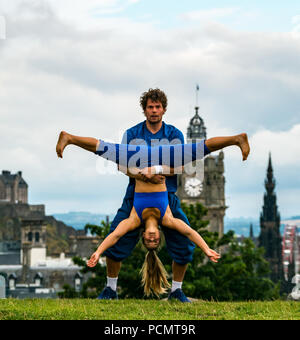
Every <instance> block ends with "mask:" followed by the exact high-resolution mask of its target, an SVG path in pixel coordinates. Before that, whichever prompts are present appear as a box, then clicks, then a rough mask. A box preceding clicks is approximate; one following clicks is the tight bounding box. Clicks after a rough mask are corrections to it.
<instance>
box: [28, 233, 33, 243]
mask: <svg viewBox="0 0 300 340" xmlns="http://www.w3.org/2000/svg"><path fill="white" fill-rule="evenodd" d="M28 241H29V242H32V232H31V231H30V232H29V233H28Z"/></svg>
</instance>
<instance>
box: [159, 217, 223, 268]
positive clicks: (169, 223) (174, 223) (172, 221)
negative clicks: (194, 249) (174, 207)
mask: <svg viewBox="0 0 300 340" xmlns="http://www.w3.org/2000/svg"><path fill="white" fill-rule="evenodd" d="M162 224H163V225H164V226H166V227H168V228H171V229H175V230H177V231H178V232H179V233H181V234H182V235H184V236H186V237H188V238H189V239H190V240H191V241H192V242H194V243H195V244H196V245H197V246H198V247H199V248H201V249H202V251H203V252H204V253H205V255H206V256H208V257H209V259H210V260H211V261H213V262H218V259H219V258H220V257H221V256H220V254H218V253H217V252H215V251H214V250H212V249H210V248H209V246H208V244H207V243H206V242H205V241H204V239H203V238H202V237H201V236H200V234H199V233H197V231H196V230H194V229H193V228H191V227H190V226H189V225H187V224H186V223H185V222H184V221H182V220H180V219H179V218H174V217H173V216H172V217H170V216H168V215H165V217H164V218H163V220H162Z"/></svg>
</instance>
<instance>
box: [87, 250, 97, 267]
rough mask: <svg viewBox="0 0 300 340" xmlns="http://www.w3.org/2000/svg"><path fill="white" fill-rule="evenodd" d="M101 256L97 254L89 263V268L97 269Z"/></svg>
mask: <svg viewBox="0 0 300 340" xmlns="http://www.w3.org/2000/svg"><path fill="white" fill-rule="evenodd" d="M99 258H100V254H99V253H98V252H95V253H94V254H93V255H92V256H91V258H90V259H89V260H88V261H87V263H86V264H87V266H88V267H95V266H96V264H97V263H98V262H99Z"/></svg>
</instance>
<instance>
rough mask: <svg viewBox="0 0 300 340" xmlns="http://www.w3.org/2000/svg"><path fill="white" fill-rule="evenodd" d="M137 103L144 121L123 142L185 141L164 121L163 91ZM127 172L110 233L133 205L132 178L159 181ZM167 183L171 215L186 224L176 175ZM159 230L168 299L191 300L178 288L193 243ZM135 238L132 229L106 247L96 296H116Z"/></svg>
mask: <svg viewBox="0 0 300 340" xmlns="http://www.w3.org/2000/svg"><path fill="white" fill-rule="evenodd" d="M140 104H141V107H142V108H143V111H144V114H145V116H146V121H144V122H142V123H139V124H138V125H136V126H134V127H132V128H130V129H128V130H127V131H126V132H125V134H124V136H123V139H122V144H129V143H130V142H131V141H133V140H135V139H143V140H145V141H146V143H147V144H148V145H149V146H150V145H151V141H153V140H156V141H159V140H162V139H167V140H168V141H174V140H177V141H178V143H182V144H184V137H183V134H182V132H181V131H179V130H178V129H176V128H175V127H174V126H172V125H168V124H166V123H165V122H163V116H164V114H165V113H166V110H167V97H166V95H165V94H164V92H163V91H161V90H159V89H154V90H153V89H150V90H149V91H148V92H145V93H143V95H142V96H141V98H140ZM127 175H128V176H129V177H130V180H129V185H128V187H127V191H126V194H125V197H124V200H123V204H122V207H121V208H120V209H119V210H118V212H117V215H116V216H115V218H114V220H113V222H112V224H111V229H110V232H112V231H113V230H114V229H115V228H116V227H117V225H118V224H119V223H120V222H121V221H122V220H124V219H126V218H128V216H129V215H130V212H131V209H132V206H133V196H134V183H135V181H134V179H135V178H138V179H141V180H144V181H151V182H153V183H159V182H160V181H161V180H162V177H161V176H160V175H152V176H151V175H148V176H147V177H146V176H143V175H142V174H137V175H135V176H133V175H132V174H130V173H129V172H128V173H127ZM166 184H167V188H168V195H169V204H170V208H171V210H172V213H173V216H174V217H176V218H180V219H182V220H183V221H184V222H186V223H187V224H189V222H188V219H187V217H186V216H185V214H184V212H183V211H182V209H181V207H180V201H179V199H178V197H177V196H176V195H175V192H176V191H177V176H176V175H172V176H171V175H170V176H168V177H167V179H166ZM162 230H163V232H164V235H165V240H166V246H167V250H168V252H169V254H170V256H171V257H172V259H173V263H172V273H173V280H172V287H171V292H170V294H169V299H176V300H179V301H181V302H190V300H189V299H187V297H186V296H185V294H184V293H183V291H182V289H181V287H182V282H183V279H184V276H185V272H186V269H187V266H188V263H189V262H191V261H192V257H193V252H194V248H195V245H194V244H193V243H192V242H191V241H190V240H189V239H188V238H187V237H185V236H183V235H181V234H180V233H178V232H177V231H175V230H171V229H167V228H164V227H162ZM138 241H139V231H137V230H134V231H132V232H129V233H128V234H126V235H124V236H123V237H122V238H121V239H120V240H119V241H118V243H117V244H116V245H115V246H113V247H111V248H109V249H108V250H107V251H106V252H105V253H104V255H105V256H106V265H107V286H106V287H105V288H104V290H103V291H102V293H101V294H100V295H99V297H98V298H99V299H116V298H117V292H116V287H117V279H118V275H119V272H120V269H121V264H122V261H123V260H124V259H125V258H127V257H128V256H129V255H130V254H131V252H132V250H133V249H134V247H135V246H136V244H137V242H138Z"/></svg>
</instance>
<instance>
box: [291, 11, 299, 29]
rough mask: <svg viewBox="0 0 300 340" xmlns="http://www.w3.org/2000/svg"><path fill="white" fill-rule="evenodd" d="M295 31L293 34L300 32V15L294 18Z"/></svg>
mask: <svg viewBox="0 0 300 340" xmlns="http://www.w3.org/2000/svg"><path fill="white" fill-rule="evenodd" d="M291 21H292V24H293V26H294V27H293V29H292V32H300V14H298V15H295V16H293V17H292V20H291Z"/></svg>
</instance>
